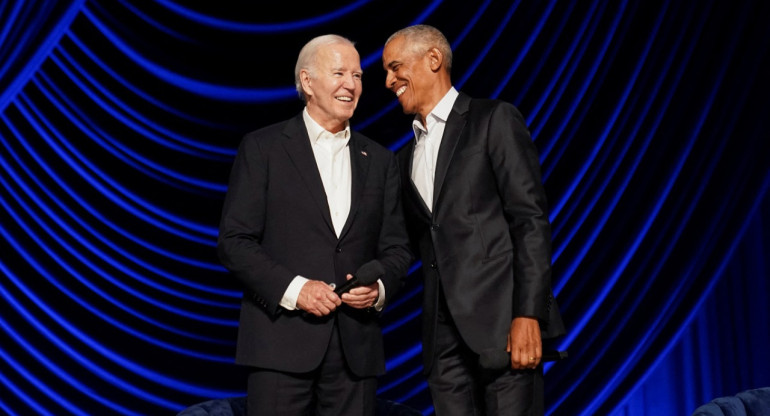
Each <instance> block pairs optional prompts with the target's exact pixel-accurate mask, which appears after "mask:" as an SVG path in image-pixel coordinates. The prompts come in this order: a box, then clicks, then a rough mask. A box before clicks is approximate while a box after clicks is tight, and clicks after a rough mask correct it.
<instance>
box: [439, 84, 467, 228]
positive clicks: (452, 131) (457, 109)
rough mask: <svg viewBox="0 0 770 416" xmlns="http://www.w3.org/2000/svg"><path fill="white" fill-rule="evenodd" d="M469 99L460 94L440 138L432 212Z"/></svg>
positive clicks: (463, 124)
mask: <svg viewBox="0 0 770 416" xmlns="http://www.w3.org/2000/svg"><path fill="white" fill-rule="evenodd" d="M469 104H470V97H469V96H467V95H465V94H463V93H460V95H458V96H457V100H455V104H454V106H452V112H451V113H449V117H448V118H447V121H446V126H445V127H444V136H443V137H442V138H441V146H440V147H439V149H438V159H437V160H436V173H435V179H434V180H433V212H434V213H435V212H436V209H435V208H436V202H437V201H438V199H439V197H440V196H441V187H442V186H443V185H444V178H446V173H447V170H448V169H449V161H450V160H452V156H453V155H454V153H455V149H456V148H457V142H458V141H459V140H460V134H461V133H462V131H463V128H464V127H465V116H466V114H467V113H468V106H469Z"/></svg>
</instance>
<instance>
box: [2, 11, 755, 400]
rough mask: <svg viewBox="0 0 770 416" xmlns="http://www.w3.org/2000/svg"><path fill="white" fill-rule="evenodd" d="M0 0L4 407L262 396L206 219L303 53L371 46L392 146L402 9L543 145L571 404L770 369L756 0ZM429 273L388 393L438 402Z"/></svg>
mask: <svg viewBox="0 0 770 416" xmlns="http://www.w3.org/2000/svg"><path fill="white" fill-rule="evenodd" d="M327 3H329V2H308V3H307V4H305V2H278V3H276V2H270V3H269V4H268V3H267V2H260V1H254V2H246V1H232V2H208V1H200V2H178V3H176V2H172V1H170V0H158V1H128V0H114V1H105V0H98V1H60V2H53V1H25V2H14V1H11V2H2V3H0V204H2V208H1V209H0V329H1V330H2V332H3V335H2V342H0V413H5V414H14V415H16V414H18V415H28V414H52V415H61V414H99V415H102V414H127V415H128V414H142V415H163V414H174V413H176V412H177V411H179V410H181V409H183V408H184V407H186V406H189V405H192V404H194V403H197V402H201V401H205V400H208V399H211V398H219V397H232V396H240V395H243V394H244V389H245V380H244V378H243V374H244V372H243V370H242V369H240V368H238V367H236V366H235V365H234V364H232V361H233V354H234V340H235V334H236V328H237V315H238V302H239V298H240V292H239V288H238V287H237V285H236V283H235V282H234V279H232V278H230V277H229V276H228V275H227V273H226V272H225V271H224V269H223V268H222V267H221V266H220V265H219V262H218V260H217V258H216V254H215V250H214V247H215V241H216V232H217V231H216V227H217V225H218V221H219V212H220V209H221V204H222V199H223V196H224V192H225V190H226V183H227V176H228V174H229V170H230V165H231V163H232V159H233V156H234V154H235V149H236V146H237V144H238V142H239V140H240V138H241V137H242V135H243V134H244V133H246V132H248V131H250V130H253V129H256V128H258V127H261V126H264V125H267V124H271V123H273V122H277V121H280V120H283V119H286V118H289V117H292V116H293V115H295V114H297V113H298V112H299V111H300V110H301V108H302V105H301V102H300V101H299V100H298V99H297V96H296V92H295V91H294V86H293V70H294V64H295V61H296V56H297V54H298V52H299V49H300V48H301V47H302V45H303V44H304V43H305V42H307V41H308V40H309V39H311V38H312V37H314V36H317V35H320V34H325V33H337V34H341V35H343V36H346V37H348V38H350V39H351V40H353V41H355V42H356V46H357V48H358V50H359V52H360V54H361V59H362V65H363V68H364V94H363V97H362V100H361V102H360V104H359V108H358V109H357V111H356V115H355V117H354V118H353V120H352V124H353V127H354V128H356V129H358V130H361V131H362V132H363V133H365V134H366V135H368V136H369V137H371V138H373V139H375V140H377V141H378V142H380V143H382V144H383V145H386V146H388V147H390V148H391V149H392V150H394V151H396V150H398V149H399V148H400V147H401V146H403V144H404V143H405V141H407V140H409V139H410V138H411V128H410V124H411V123H410V119H411V118H410V117H408V116H405V115H404V114H402V113H401V110H400V107H399V106H398V104H397V102H396V101H395V99H394V97H393V95H392V93H390V92H389V91H387V90H385V88H384V80H385V73H384V71H383V70H382V65H381V62H380V54H381V51H382V44H383V43H384V41H385V40H386V39H387V37H388V36H389V35H390V34H391V33H393V32H394V31H396V30H398V29H400V28H402V27H404V26H407V25H410V24H415V23H427V24H431V25H434V26H436V27H438V28H439V29H441V30H442V31H443V32H444V33H445V34H446V36H447V38H448V39H449V41H450V43H451V44H452V46H453V50H454V55H455V59H454V64H453V81H454V83H455V86H456V87H457V88H458V89H459V90H462V91H464V92H466V93H468V94H470V95H472V96H476V97H488V98H499V99H502V100H505V101H509V102H511V103H513V104H514V105H516V106H517V107H518V108H519V109H520V110H521V111H522V113H523V114H524V116H525V117H526V119H527V123H528V125H529V127H530V130H531V133H532V136H533V139H534V140H535V144H536V145H537V147H538V149H539V151H540V157H541V161H542V166H543V175H544V180H545V185H546V190H547V192H548V197H549V202H550V211H551V212H550V215H551V220H552V223H553V240H554V259H553V261H554V273H555V274H554V289H555V292H556V294H557V299H558V301H559V303H560V305H561V308H562V312H563V315H564V316H565V318H566V321H567V325H568V331H569V332H568V334H567V335H566V336H565V337H563V338H561V339H558V340H556V341H555V342H554V343H553V345H552V346H553V347H558V348H560V349H567V350H568V351H569V355H570V356H569V358H568V359H567V360H565V361H562V362H559V363H556V364H555V365H548V366H547V367H546V371H547V372H546V394H547V397H546V400H547V403H546V404H547V413H548V414H553V415H577V414H588V415H590V414H612V415H663V414H672V415H673V414H689V413H690V412H692V410H693V409H694V408H695V407H697V406H698V405H700V404H702V403H704V402H706V401H708V400H711V399H712V398H714V397H717V396H722V395H732V394H735V393H737V392H739V391H741V390H744V389H749V388H757V387H762V386H770V360H769V359H768V358H767V348H768V347H767V346H768V345H770V319H769V318H770V310H769V309H768V306H767V303H768V297H769V295H770V285H769V284H768V283H769V282H768V280H770V279H769V277H770V271H769V270H768V267H769V265H768V261H767V257H768V255H769V254H770V249H769V248H768V245H769V244H770V241H769V240H768V239H769V238H770V225H768V222H770V199H769V198H768V195H769V192H768V187H770V169H769V168H768V166H769V165H768V162H767V160H768V156H769V155H770V152H768V141H769V139H770V134H768V127H770V126H768V114H769V112H770V111H769V110H770V106H769V105H768V93H769V92H770V88H768V87H769V85H768V84H769V81H768V74H769V73H770V54H769V53H768V48H770V29H769V27H770V26H769V25H768V22H769V21H770V6H769V4H768V3H767V2H765V1H759V0H758V1H742V2H735V1H726V0H724V1H719V0H717V1H678V2H660V1H633V0H629V1H611V2H605V1H598V0H597V1H589V0H585V1H574V2H570V1H537V2H534V1H479V2H469V1H431V2H428V1H399V0H391V1H376V0H372V1H350V2H340V3H338V4H336V5H328V4H327ZM420 291H421V277H420V274H419V271H414V272H412V273H411V274H410V278H409V283H408V285H407V288H406V289H405V290H404V291H403V292H402V295H401V296H400V297H399V298H398V299H394V300H393V303H391V304H390V306H389V307H388V309H386V312H385V313H384V315H383V326H384V331H385V334H386V335H385V337H386V352H387V356H388V373H387V374H386V375H385V376H384V377H382V379H381V380H380V387H379V395H380V396H381V397H383V398H387V399H390V400H395V401H399V402H402V403H405V404H407V405H409V406H412V407H414V408H417V409H419V410H421V411H423V413H425V414H431V413H432V404H431V402H430V397H429V395H428V392H427V389H426V385H425V383H424V379H423V377H422V375H421V374H420V370H421V367H420V358H419V354H420V346H419V313H420V310H419V305H420Z"/></svg>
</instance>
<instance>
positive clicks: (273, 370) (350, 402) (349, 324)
mask: <svg viewBox="0 0 770 416" xmlns="http://www.w3.org/2000/svg"><path fill="white" fill-rule="evenodd" d="M361 76H362V71H361V65H360V58H359V55H358V52H357V51H356V49H355V47H354V46H353V44H352V43H351V42H350V41H349V40H347V39H345V38H343V37H340V36H336V35H325V36H320V37H317V38H314V39H313V40H311V41H310V42H308V43H307V44H306V45H305V46H304V47H303V48H302V51H301V52H300V54H299V58H298V60H297V65H296V70H295V82H296V86H297V91H298V93H299V95H300V97H301V98H302V100H303V101H304V102H305V108H304V110H303V111H302V112H301V113H300V114H298V115H297V116H295V117H293V118H291V119H289V120H286V121H283V122H280V123H277V124H273V125H271V126H267V127H264V128H262V129H259V130H256V131H253V132H251V133H248V134H246V136H245V137H244V138H243V140H242V141H241V144H240V147H239V149H238V154H237V156H236V158H235V162H234V164H233V168H232V172H231V174H230V184H229V188H228V191H227V196H226V198H225V202H224V207H223V211H222V218H221V223H220V228H219V241H218V253H219V257H220V259H221V261H222V263H223V264H224V265H225V266H226V267H227V268H228V269H229V270H230V271H231V272H232V274H233V275H234V276H235V277H236V278H237V279H238V280H239V281H240V283H241V284H242V285H243V289H244V295H243V299H242V301H241V316H240V324H239V330H238V342H237V351H236V362H237V363H238V364H241V365H245V366H249V367H250V369H251V372H250V374H249V377H248V399H247V409H248V414H249V415H259V416H266V415H276V414H280V415H308V414H312V415H351V416H361V415H373V414H374V411H375V399H376V398H375V394H376V376H378V375H380V374H383V373H384V372H385V358H384V352H383V345H382V333H381V330H380V326H379V323H378V311H380V310H382V308H383V306H384V304H385V302H386V301H387V300H389V299H392V298H393V296H394V295H395V294H396V292H397V291H398V289H399V288H400V287H401V286H402V283H403V279H404V277H405V276H406V272H407V269H408V267H409V265H410V262H411V260H412V257H411V253H410V251H409V248H408V245H407V237H406V230H405V226H404V222H403V217H402V211H401V199H400V193H401V189H400V181H399V177H398V168H397V165H396V161H395V157H394V155H393V154H392V153H391V152H390V151H389V150H387V149H385V148H384V147H382V146H380V145H379V144H377V143H376V142H374V141H372V140H370V139H368V138H367V137H365V136H363V135H362V134H360V133H358V132H356V131H353V130H352V129H351V128H350V122H349V119H350V118H351V117H352V116H353V111H354V110H355V108H356V105H357V104H358V99H359V97H360V96H361V91H362V85H361ZM353 279H355V280H353ZM348 280H350V281H351V282H358V283H359V284H350V282H348ZM351 286H352V289H350V287H351ZM335 287H337V291H335ZM343 287H344V288H346V290H341V288H343Z"/></svg>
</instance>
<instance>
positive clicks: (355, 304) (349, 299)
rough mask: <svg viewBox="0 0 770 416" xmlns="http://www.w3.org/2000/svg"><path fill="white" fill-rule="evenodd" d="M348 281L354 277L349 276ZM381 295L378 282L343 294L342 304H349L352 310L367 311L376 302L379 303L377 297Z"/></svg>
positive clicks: (357, 287)
mask: <svg viewBox="0 0 770 416" xmlns="http://www.w3.org/2000/svg"><path fill="white" fill-rule="evenodd" d="M347 278H348V280H350V279H352V278H353V275H351V274H349V275H348V276H347ZM379 294H380V285H379V284H378V283H377V282H374V283H372V284H370V285H369V286H356V287H354V288H353V289H350V291H348V292H345V293H343V294H342V296H341V299H342V303H345V304H347V305H348V306H350V307H351V308H356V309H366V308H369V307H371V306H374V302H376V301H377V297H378V296H379Z"/></svg>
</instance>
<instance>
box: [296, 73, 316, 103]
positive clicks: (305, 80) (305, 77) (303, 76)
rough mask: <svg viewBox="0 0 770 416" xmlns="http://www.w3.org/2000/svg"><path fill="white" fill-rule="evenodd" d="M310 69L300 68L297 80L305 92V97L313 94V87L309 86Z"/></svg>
mask: <svg viewBox="0 0 770 416" xmlns="http://www.w3.org/2000/svg"><path fill="white" fill-rule="evenodd" d="M310 81H311V78H310V71H308V70H307V69H302V70H300V71H299V82H300V83H301V84H302V91H303V92H304V93H305V97H311V96H312V95H313V88H312V87H311V82H310Z"/></svg>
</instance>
